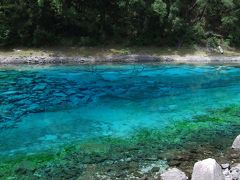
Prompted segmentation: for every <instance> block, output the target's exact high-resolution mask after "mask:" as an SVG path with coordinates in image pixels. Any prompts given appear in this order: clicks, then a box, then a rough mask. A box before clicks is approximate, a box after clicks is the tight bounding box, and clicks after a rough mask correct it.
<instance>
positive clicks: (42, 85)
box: [32, 83, 47, 91]
mask: <svg viewBox="0 0 240 180" xmlns="http://www.w3.org/2000/svg"><path fill="white" fill-rule="evenodd" d="M46 87H47V84H45V83H39V84H36V85H35V87H34V88H33V89H32V90H33V91H43V90H44V89H46Z"/></svg>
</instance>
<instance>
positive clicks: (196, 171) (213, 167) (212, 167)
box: [192, 158, 224, 180]
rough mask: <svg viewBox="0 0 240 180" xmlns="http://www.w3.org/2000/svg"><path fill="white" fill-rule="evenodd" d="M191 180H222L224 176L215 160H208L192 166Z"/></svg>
mask: <svg viewBox="0 0 240 180" xmlns="http://www.w3.org/2000/svg"><path fill="white" fill-rule="evenodd" d="M192 180H224V175H223V172H222V168H221V166H220V165H219V164H218V163H217V162H216V160H215V159H211V158H209V159H205V160H202V161H199V162H196V163H195V164H194V167H193V173H192Z"/></svg>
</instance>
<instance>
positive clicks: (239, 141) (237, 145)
mask: <svg viewBox="0 0 240 180" xmlns="http://www.w3.org/2000/svg"><path fill="white" fill-rule="evenodd" d="M232 148H233V149H239V150H240V135H238V136H237V137H236V138H235V140H234V141H233V144H232Z"/></svg>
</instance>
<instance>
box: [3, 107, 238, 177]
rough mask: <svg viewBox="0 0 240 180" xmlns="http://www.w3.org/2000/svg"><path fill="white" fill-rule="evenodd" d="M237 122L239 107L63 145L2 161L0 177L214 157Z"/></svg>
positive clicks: (225, 145)
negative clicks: (189, 154)
mask: <svg viewBox="0 0 240 180" xmlns="http://www.w3.org/2000/svg"><path fill="white" fill-rule="evenodd" d="M239 120H240V107H239V106H237V105H232V106H228V107H225V108H221V109H213V110H211V111H209V112H207V113H206V114H205V115H201V116H194V117H193V118H192V119H189V120H183V121H177V122H176V123H174V124H171V125H169V126H168V127H165V128H163V129H139V130H137V131H136V132H134V133H133V134H132V136H130V137H129V138H121V137H119V138H117V137H101V138H99V139H92V140H91V139H90V140H87V141H84V142H76V143H72V144H71V145H65V146H64V147H62V148H59V149H58V150H53V151H49V152H45V153H44V154H35V155H29V156H16V157H13V158H12V159H7V160H5V159H2V161H1V163H0V178H1V177H2V178H7V177H10V176H11V177H17V176H18V175H19V174H20V175H22V174H25V175H26V176H29V174H28V173H32V174H33V173H36V172H38V171H37V170H38V169H44V168H46V167H47V166H48V165H51V167H55V168H58V167H61V166H60V165H61V164H63V165H65V164H66V163H67V162H69V163H70V164H72V165H73V166H75V165H76V166H79V164H99V163H100V164H101V163H103V162H104V161H106V160H109V159H110V160H113V159H114V160H120V159H123V158H127V157H131V158H133V159H137V158H138V157H140V158H139V160H141V161H144V159H149V158H151V157H158V158H160V159H162V158H164V159H165V158H166V159H168V156H169V155H168V154H169V153H170V155H171V153H173V154H175V155H176V153H179V152H180V153H181V152H184V151H185V152H190V151H193V150H194V151H195V150H199V151H198V153H196V154H193V157H192V158H193V159H191V160H189V161H191V162H189V163H194V162H195V161H196V160H197V159H198V158H201V157H205V156H206V154H205V153H206V152H208V153H210V154H207V155H210V156H211V157H215V158H218V156H219V154H218V152H219V153H224V151H225V150H227V149H228V148H229V147H230V145H231V143H232V140H233V139H234V138H235V137H236V136H237V135H238V133H239V127H240V121H239ZM205 158H206V157H205ZM100 166H101V165H100ZM23 170H24V173H22V171H23ZM25 171H26V172H25ZM39 172H40V171H39Z"/></svg>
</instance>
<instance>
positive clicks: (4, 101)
mask: <svg viewBox="0 0 240 180" xmlns="http://www.w3.org/2000/svg"><path fill="white" fill-rule="evenodd" d="M239 89H240V68H239V67H234V66H219V65H208V66H192V65H154V64H152V65H149V64H144V65H132V64H131V65H94V66H90V65H84V66H71V65H68V66H24V67H23V66H21V67H13V66H5V67H1V68H0V102H1V106H0V129H1V131H0V153H1V155H8V156H13V155H15V154H16V153H24V154H30V153H35V152H38V151H43V150H46V149H50V148H53V147H58V146H60V145H62V144H65V143H71V142H74V141H79V140H86V139H88V138H95V137H100V136H113V137H127V136H128V135H129V134H131V133H133V132H134V131H136V130H138V129H141V128H157V129H161V128H164V127H166V126H168V125H171V124H174V123H175V122H177V121H179V120H183V119H189V118H191V117H192V116H195V115H200V114H204V113H205V112H206V111H208V110H209V109H213V108H221V107H224V106H227V105H230V104H240V91H239Z"/></svg>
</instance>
